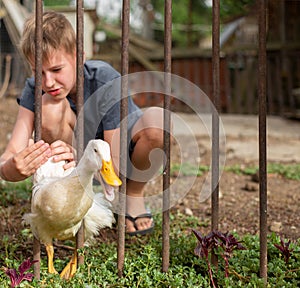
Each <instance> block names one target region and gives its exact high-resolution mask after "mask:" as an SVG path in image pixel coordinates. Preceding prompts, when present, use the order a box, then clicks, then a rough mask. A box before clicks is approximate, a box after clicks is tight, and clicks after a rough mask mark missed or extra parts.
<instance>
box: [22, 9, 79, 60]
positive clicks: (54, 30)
mask: <svg viewBox="0 0 300 288" xmlns="http://www.w3.org/2000/svg"><path fill="white" fill-rule="evenodd" d="M42 30H43V40H42V53H43V60H47V59H49V57H50V55H51V53H52V52H53V51H54V50H57V49H64V50H65V52H67V53H68V54H72V53H74V52H75V49H76V36H75V31H74V29H73V27H72V25H71V23H70V22H69V21H68V19H67V18H66V17H65V16H64V15H63V14H60V13H56V12H49V11H48V12H44V13H43V28H42ZM35 38H36V37H35V15H32V16H31V17H29V18H28V19H27V20H26V22H25V25H24V30H23V34H22V38H21V42H20V46H21V50H22V52H23V54H24V56H25V57H26V59H27V60H28V61H29V62H30V61H33V60H34V59H35V58H34V57H35V42H36V39H35Z"/></svg>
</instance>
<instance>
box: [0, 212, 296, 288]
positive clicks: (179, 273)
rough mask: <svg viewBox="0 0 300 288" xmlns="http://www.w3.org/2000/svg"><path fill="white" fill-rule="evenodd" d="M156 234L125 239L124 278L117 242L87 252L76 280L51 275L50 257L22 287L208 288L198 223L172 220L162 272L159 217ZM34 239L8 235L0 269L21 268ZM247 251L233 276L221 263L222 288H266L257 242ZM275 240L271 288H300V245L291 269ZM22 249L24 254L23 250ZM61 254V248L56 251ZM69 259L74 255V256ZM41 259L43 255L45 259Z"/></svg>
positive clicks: (248, 240) (0, 276)
mask: <svg viewBox="0 0 300 288" xmlns="http://www.w3.org/2000/svg"><path fill="white" fill-rule="evenodd" d="M155 222H156V229H155V232H154V233H153V234H152V235H148V236H145V237H135V238H126V250H125V251H126V253H125V263H124V273H123V277H121V278H119V277H118V273H117V243H116V242H115V241H112V242H105V243H100V241H99V242H98V243H96V245H95V246H93V247H86V248H84V253H85V263H84V265H83V266H81V267H79V270H78V272H77V274H76V275H75V277H74V278H72V279H71V280H69V281H65V280H62V279H60V278H59V276H58V275H49V274H48V273H47V269H46V257H45V256H42V263H41V279H40V281H37V280H36V279H34V280H33V281H32V282H23V283H22V285H21V287H120V288H121V287H174V288H175V287H210V286H209V285H210V284H209V283H210V280H209V276H208V273H207V266H206V262H205V261H204V260H203V259H201V258H199V257H197V256H195V255H194V248H195V247H196V244H197V241H196V238H195V237H194V235H193V234H192V233H191V228H195V229H197V230H200V231H201V224H202V223H199V220H198V219H197V218H195V217H190V216H189V217H187V216H185V215H183V214H180V213H176V214H171V231H170V267H169V270H168V272H166V273H163V272H162V268H161V267H162V256H161V255H162V232H161V228H160V227H161V225H162V219H161V216H160V215H156V216H155ZM28 237H29V238H30V239H31V238H32V235H31V233H28V231H26V233H21V232H20V235H19V236H18V239H16V240H15V241H10V240H9V238H8V237H6V236H5V235H4V236H2V239H1V240H0V244H1V245H0V247H1V250H5V253H1V256H0V260H1V261H0V263H1V265H2V266H4V267H8V268H17V267H18V266H19V265H20V264H21V263H22V261H23V260H25V258H24V257H23V256H22V254H20V253H19V252H20V250H21V249H22V247H23V245H22V243H23V244H24V243H25V242H26V243H27V245H28V250H31V249H32V246H31V241H28ZM235 237H236V238H237V239H239V240H242V241H243V245H244V246H245V247H246V248H247V250H237V251H235V253H234V254H233V257H232V258H231V259H230V266H229V268H230V269H229V271H230V276H229V278H225V277H224V274H223V268H224V263H223V262H222V260H221V258H220V262H219V269H218V271H214V275H215V277H216V279H217V281H218V283H219V285H220V286H219V287H264V286H263V281H262V279H261V278H259V276H258V271H259V238H258V237H257V236H253V235H246V236H244V237H243V238H242V239H240V238H239V236H238V235H236V234H235ZM279 241H280V240H279V237H278V236H276V235H275V234H271V235H269V238H268V259H269V262H268V287H278V288H279V287H297V285H298V284H299V283H300V268H299V263H300V241H298V242H293V243H292V244H291V247H292V248H293V249H294V250H293V252H292V256H291V258H290V261H289V263H288V264H286V263H285V262H284V259H283V257H282V255H281V253H280V251H279V250H278V249H277V248H275V247H274V245H273V244H274V243H279ZM23 249H24V248H23ZM56 249H59V248H56ZM70 253H71V252H70ZM42 255H43V254H42ZM67 261H68V259H67V258H65V259H57V258H56V260H55V266H56V268H57V269H58V270H60V269H62V268H63V267H64V265H66V263H67ZM0 283H1V284H2V286H1V287H4V288H5V287H10V286H9V285H10V284H9V283H10V281H9V280H8V277H7V276H6V275H5V273H4V271H3V270H0Z"/></svg>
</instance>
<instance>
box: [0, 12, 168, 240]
mask: <svg viewBox="0 0 300 288" xmlns="http://www.w3.org/2000/svg"><path fill="white" fill-rule="evenodd" d="M42 46H43V48H42V49H43V59H42V62H43V64H42V90H43V96H42V140H41V141H38V142H37V143H33V140H32V134H33V132H34V78H30V79H28V80H27V81H26V84H25V88H24V90H23V92H22V95H21V97H20V99H18V103H19V105H20V106H19V112H18V116H17V120H16V123H15V126H14V129H13V133H12V137H11V139H10V141H9V143H8V145H7V147H6V150H5V151H4V153H3V155H1V157H0V176H1V178H3V179H4V180H7V181H20V180H23V179H25V178H27V177H29V176H31V175H32V174H34V173H35V171H36V170H37V168H38V167H39V166H41V165H42V164H43V163H45V162H46V161H47V159H48V158H49V157H50V156H53V155H55V157H54V161H60V160H67V164H66V165H65V167H64V168H65V169H67V168H68V167H70V166H74V165H75V162H74V156H73V148H72V139H73V132H74V127H75V123H76V113H77V111H76V105H75V104H76V36H75V33H74V30H73V28H72V26H71V24H70V23H69V21H68V20H67V19H66V18H65V16H63V15H62V14H59V13H55V12H45V13H44V14H43V45H42ZM21 48H22V51H23V53H24V55H25V57H26V59H27V60H28V62H29V64H30V66H31V68H32V71H33V73H34V72H35V71H34V69H35V56H34V55H35V17H34V16H32V17H31V18H29V19H28V20H27V21H26V23H25V27H24V32H23V35H22V39H21ZM116 79H120V75H119V74H118V73H117V72H116V71H115V70H114V69H113V68H112V67H111V66H109V65H108V64H106V63H104V62H102V61H86V62H85V63H84V101H85V103H87V102H86V101H87V99H89V98H90V99H92V98H93V102H92V103H93V104H94V101H95V102H96V104H98V105H100V106H101V103H102V104H103V103H111V102H113V101H110V99H107V97H112V98H114V100H115V98H116V97H119V98H120V96H119V94H118V95H116V94H114V95H112V92H111V91H114V90H113V89H112V90H109V89H106V87H107V86H109V85H110V83H113V82H114V80H116ZM108 90H109V91H110V92H109V93H107V91H108ZM99 91H102V92H103V91H105V92H103V93H102V92H99ZM115 91H116V90H115ZM117 93H120V91H119V92H117ZM95 97H96V98H95ZM95 99H96V100H95ZM128 102H129V103H128V111H129V113H130V115H129V120H128V123H129V125H128V137H129V138H130V144H129V152H128V153H129V155H130V162H131V163H130V164H131V169H130V170H131V174H130V175H128V176H127V178H128V182H127V196H128V200H127V207H126V213H127V216H126V232H127V233H129V234H130V235H135V234H144V233H147V232H150V231H151V230H152V228H153V220H152V217H151V214H149V213H146V208H145V204H144V199H143V188H144V186H145V184H146V182H147V180H144V179H142V180H140V181H139V179H141V178H139V171H142V172H143V171H146V170H147V169H149V168H150V167H151V166H153V165H152V163H150V160H149V154H150V152H151V151H152V150H153V149H155V148H159V149H162V148H163V112H162V109H160V108H158V107H156V108H155V107H152V108H149V109H147V110H145V111H144V112H141V110H140V109H139V108H138V107H137V106H136V105H135V104H134V103H133V101H132V99H131V98H130V97H129V98H128ZM102 106H103V105H102ZM90 107H92V106H90ZM119 109H120V108H119V103H118V105H117V104H115V105H113V104H112V105H110V107H108V108H107V109H105V113H106V114H105V115H102V116H99V115H97V117H100V118H99V119H100V120H99V123H96V124H97V126H96V127H97V131H96V133H95V135H96V138H101V139H103V140H105V141H107V142H108V143H109V144H110V146H111V151H112V158H113V161H114V165H115V167H116V169H117V170H118V167H119V146H120V145H119V135H120V128H119V124H120V123H119V122H120V119H119V111H120V110H119ZM97 117H96V118H97ZM95 121H97V119H95ZM85 125H86V124H85ZM95 135H94V137H95ZM158 162H159V163H156V164H161V163H162V162H161V161H158ZM157 167H158V165H157ZM149 170H153V167H151V169H149ZM154 170H155V169H154ZM139 216H140V217H139Z"/></svg>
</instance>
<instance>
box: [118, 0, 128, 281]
mask: <svg viewBox="0 0 300 288" xmlns="http://www.w3.org/2000/svg"><path fill="white" fill-rule="evenodd" d="M129 13H130V0H123V9H122V46H121V74H122V79H121V91H120V92H121V112H120V113H121V115H120V119H121V123H120V169H119V170H120V171H122V172H124V173H120V178H121V181H122V183H123V184H122V186H121V187H120V199H119V201H120V202H119V204H120V211H119V215H118V251H117V253H118V275H119V277H122V276H123V269H124V259H125V207H126V174H127V163H126V162H127V161H126V160H127V153H128V151H127V124H128V123H127V120H126V118H127V114H128V97H127V95H128V76H127V75H128V61H129V52H128V48H129Z"/></svg>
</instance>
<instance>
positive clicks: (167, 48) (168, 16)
mask: <svg viewBox="0 0 300 288" xmlns="http://www.w3.org/2000/svg"><path fill="white" fill-rule="evenodd" d="M164 14H165V28H164V32H165V34H164V72H165V73H164V85H165V97H164V152H165V158H166V162H165V167H164V172H163V191H164V192H163V246H162V247H163V255H162V270H163V272H167V271H168V269H169V262H170V261H169V260H170V212H169V208H170V190H169V188H170V157H171V156H170V126H171V124H170V123H171V113H170V102H171V101H170V97H171V96H170V95H171V61H172V59H171V50H172V0H165V11H164Z"/></svg>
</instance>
